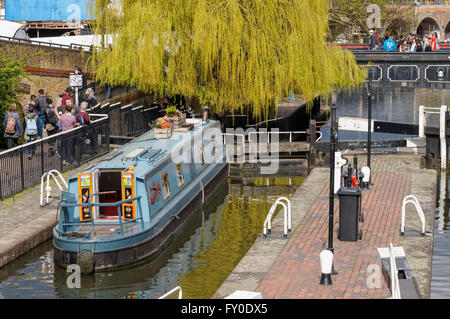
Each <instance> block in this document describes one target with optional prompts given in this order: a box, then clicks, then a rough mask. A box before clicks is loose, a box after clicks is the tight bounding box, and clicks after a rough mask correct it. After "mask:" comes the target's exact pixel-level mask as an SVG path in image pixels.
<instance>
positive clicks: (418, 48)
mask: <svg viewBox="0 0 450 319" xmlns="http://www.w3.org/2000/svg"><path fill="white" fill-rule="evenodd" d="M415 42H416V52H423V43H422V41H421V40H420V38H419V37H416V39H415Z"/></svg>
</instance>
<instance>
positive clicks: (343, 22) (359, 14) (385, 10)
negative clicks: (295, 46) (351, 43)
mask: <svg viewBox="0 0 450 319" xmlns="http://www.w3.org/2000/svg"><path fill="white" fill-rule="evenodd" d="M369 5H378V6H379V7H380V14H381V17H380V18H381V19H380V20H381V21H380V22H381V28H382V29H383V30H385V29H387V31H388V32H389V33H390V34H395V33H396V30H393V29H394V28H395V27H396V25H397V24H399V23H400V24H401V27H402V28H403V31H406V30H408V29H410V28H412V27H413V26H414V23H415V21H414V10H413V8H414V1H411V0H331V1H330V13H329V18H328V19H329V25H330V34H329V40H330V41H335V40H336V38H337V37H338V36H340V35H343V34H345V35H352V34H353V33H356V32H360V33H362V34H368V31H369V29H370V28H369V27H368V26H367V19H368V18H369V16H370V15H372V14H373V13H374V12H373V11H369V12H368V11H367V9H368V7H369Z"/></svg>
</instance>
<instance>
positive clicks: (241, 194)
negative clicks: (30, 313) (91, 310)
mask: <svg viewBox="0 0 450 319" xmlns="http://www.w3.org/2000/svg"><path fill="white" fill-rule="evenodd" d="M298 174H299V176H296V177H290V178H289V177H272V178H268V179H267V178H252V177H250V178H242V179H232V178H228V179H227V180H224V181H223V182H222V183H221V185H220V186H219V187H218V189H217V190H216V192H215V193H214V194H212V196H209V199H208V200H207V201H206V202H205V204H204V205H203V207H202V209H199V210H198V211H197V212H195V213H194V214H193V217H192V218H191V219H190V220H189V222H188V223H187V225H186V226H185V227H184V229H183V231H182V232H181V233H180V234H178V235H177V237H175V238H174V239H173V241H172V242H171V244H170V245H169V247H168V248H167V249H166V250H165V251H164V253H163V254H161V255H160V256H158V257H157V258H156V259H154V260H153V261H148V262H144V263H142V264H140V265H137V266H134V267H130V268H127V269H121V270H116V271H110V272H103V273H96V274H93V275H89V276H82V278H81V288H80V289H77V288H73V289H70V288H68V286H67V279H68V276H69V274H68V273H66V271H65V269H63V268H60V267H58V266H55V265H54V263H53V248H52V243H51V241H48V242H46V243H44V244H42V245H40V246H39V247H37V248H35V249H33V250H32V251H30V252H29V253H27V254H25V255H24V256H22V257H20V258H18V259H17V260H15V261H13V262H12V263H10V264H8V265H7V266H5V267H3V268H1V269H0V298H15V299H19V298H65V299H67V298H71V299H77V298H90V299H94V298H98V299H105V298H108V299H119V298H139V299H140V298H158V297H160V296H162V295H163V294H165V293H166V292H168V291H169V290H171V289H172V288H174V287H176V286H181V288H182V292H183V299H191V298H194V299H207V298H211V297H212V296H213V294H214V293H215V292H216V291H217V289H218V288H219V287H220V285H221V284H222V282H223V281H224V280H225V279H226V278H227V277H228V275H229V274H230V273H231V272H232V270H233V269H234V268H235V266H236V265H237V264H238V262H239V261H240V259H241V258H242V257H243V256H244V255H245V253H246V252H247V251H248V250H249V249H250V248H251V246H252V245H253V243H254V241H255V239H256V238H257V237H258V236H260V235H261V233H262V230H263V223H264V220H265V218H266V216H267V213H268V211H269V209H270V206H271V205H272V203H273V202H275V200H276V199H277V198H278V197H279V196H288V197H289V196H290V195H292V194H293V193H294V192H295V190H296V189H297V187H298V186H299V185H301V183H302V182H303V180H304V179H305V177H302V176H300V175H301V172H298ZM291 176H292V173H291Z"/></svg>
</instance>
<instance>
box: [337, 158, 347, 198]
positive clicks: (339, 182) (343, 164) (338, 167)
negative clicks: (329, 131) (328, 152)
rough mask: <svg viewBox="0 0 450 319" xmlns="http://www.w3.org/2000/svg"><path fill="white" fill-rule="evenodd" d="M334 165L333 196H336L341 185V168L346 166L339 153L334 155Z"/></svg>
mask: <svg viewBox="0 0 450 319" xmlns="http://www.w3.org/2000/svg"><path fill="white" fill-rule="evenodd" d="M335 154H336V155H335V164H334V194H337V191H338V190H339V188H341V186H342V185H341V184H342V167H343V166H345V165H347V163H348V160H347V159H346V158H344V157H342V153H341V152H336V153H335Z"/></svg>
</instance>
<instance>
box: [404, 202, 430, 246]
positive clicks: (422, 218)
mask: <svg viewBox="0 0 450 319" xmlns="http://www.w3.org/2000/svg"><path fill="white" fill-rule="evenodd" d="M409 203H411V204H413V205H414V207H415V208H416V211H417V214H418V215H419V218H420V221H421V222H422V232H421V235H422V237H423V236H425V215H424V213H423V210H422V207H421V206H420V203H419V201H418V200H417V197H416V196H414V195H408V196H406V197H405V198H404V199H403V204H402V226H401V228H400V235H401V236H403V235H405V216H406V205H407V204H409Z"/></svg>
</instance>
